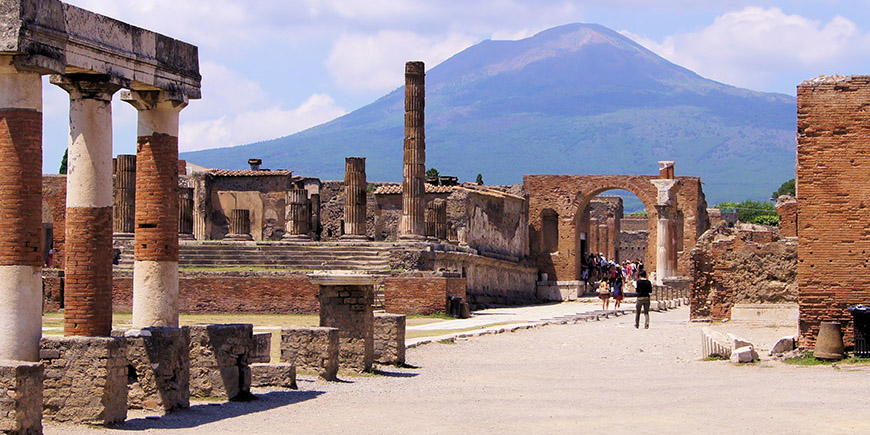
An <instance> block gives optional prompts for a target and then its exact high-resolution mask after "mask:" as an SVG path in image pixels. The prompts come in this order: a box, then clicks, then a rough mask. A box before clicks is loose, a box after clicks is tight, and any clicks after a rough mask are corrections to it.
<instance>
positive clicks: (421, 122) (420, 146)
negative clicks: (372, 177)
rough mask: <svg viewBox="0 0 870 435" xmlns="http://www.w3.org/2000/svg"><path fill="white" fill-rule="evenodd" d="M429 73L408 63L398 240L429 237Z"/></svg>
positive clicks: (419, 64)
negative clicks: (427, 99) (427, 193)
mask: <svg viewBox="0 0 870 435" xmlns="http://www.w3.org/2000/svg"><path fill="white" fill-rule="evenodd" d="M425 105H426V73H425V66H424V65H423V62H408V63H406V64H405V146H404V157H403V162H404V168H403V172H402V219H401V221H400V222H399V238H400V239H405V240H423V239H424V238H425V234H426V221H425V213H426V133H425V128H424V127H425V115H424V113H425V110H424V109H425Z"/></svg>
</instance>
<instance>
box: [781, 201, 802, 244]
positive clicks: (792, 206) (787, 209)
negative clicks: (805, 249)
mask: <svg viewBox="0 0 870 435" xmlns="http://www.w3.org/2000/svg"><path fill="white" fill-rule="evenodd" d="M776 214H778V215H779V233H780V234H781V235H782V236H783V237H797V227H798V221H797V218H798V203H797V200H796V199H794V197H793V196H791V195H782V196H780V197H779V198H777V200H776Z"/></svg>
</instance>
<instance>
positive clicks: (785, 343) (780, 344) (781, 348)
mask: <svg viewBox="0 0 870 435" xmlns="http://www.w3.org/2000/svg"><path fill="white" fill-rule="evenodd" d="M795 342H796V340H795V337H782V338H780V339H779V341H777V342H776V344H774V345H773V347H772V348H771V349H770V354H771V355H776V354H779V353H785V352H788V351H792V350H794V348H795Z"/></svg>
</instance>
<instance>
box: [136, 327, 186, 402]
mask: <svg viewBox="0 0 870 435" xmlns="http://www.w3.org/2000/svg"><path fill="white" fill-rule="evenodd" d="M124 337H125V338H126V340H127V364H128V366H127V385H128V387H129V393H128V396H127V407H128V408H132V409H148V410H153V411H165V412H168V411H173V410H176V409H185V408H190V329H189V328H188V327H186V326H185V327H182V328H143V329H141V330H130V331H126V333H125V334H124Z"/></svg>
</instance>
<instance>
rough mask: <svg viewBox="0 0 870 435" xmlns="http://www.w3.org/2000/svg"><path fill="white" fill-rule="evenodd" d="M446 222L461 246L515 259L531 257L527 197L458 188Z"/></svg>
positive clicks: (451, 199)
mask: <svg viewBox="0 0 870 435" xmlns="http://www.w3.org/2000/svg"><path fill="white" fill-rule="evenodd" d="M447 221H448V226H449V227H451V228H453V230H455V231H456V234H457V238H458V241H459V243H460V244H462V245H467V246H469V247H471V248H473V249H476V250H478V251H481V252H491V253H496V254H501V255H506V256H511V257H516V258H525V257H526V256H528V255H529V208H528V201H527V200H526V199H525V198H524V197H521V196H516V195H513V194H509V193H504V192H500V191H496V190H490V189H486V190H483V188H481V189H472V188H458V189H455V190H454V191H453V193H452V194H451V195H450V197H449V198H448V199H447Z"/></svg>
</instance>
